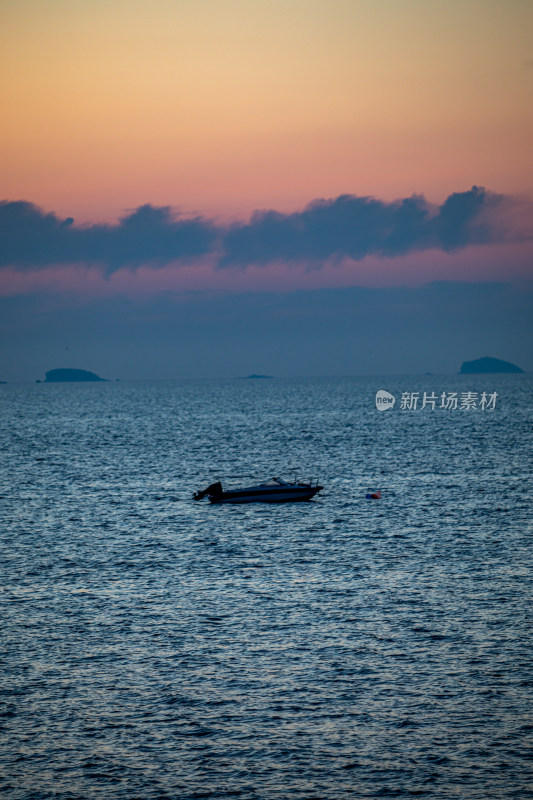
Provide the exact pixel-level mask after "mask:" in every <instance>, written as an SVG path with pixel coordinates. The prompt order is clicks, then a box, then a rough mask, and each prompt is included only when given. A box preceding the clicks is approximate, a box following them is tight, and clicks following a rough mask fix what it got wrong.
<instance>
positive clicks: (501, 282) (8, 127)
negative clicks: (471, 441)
mask: <svg viewBox="0 0 533 800" xmlns="http://www.w3.org/2000/svg"><path fill="white" fill-rule="evenodd" d="M531 42H533V5H532V4H531V3H530V2H529V0H527V1H526V0H505V2H504V1H503V0H501V1H500V0H462V1H461V2H459V1H458V0H457V1H456V0H440V1H439V2H428V0H402V2H400V1H399V0H380V2H375V0H246V1H245V0H194V2H193V1H192V0H150V1H149V2H147V0H129V1H128V2H122V0H106V1H105V2H104V1H103V0H91V2H90V3H89V2H79V0H68V2H67V0H47V2H44V3H43V2H42V0H16V2H15V1H14V0H0V84H1V91H0V103H1V118H2V125H1V126H0V335H1V337H2V347H1V351H0V379H2V380H7V381H26V380H28V381H33V380H35V379H36V378H42V377H43V375H44V372H45V371H46V370H48V369H53V368H57V367H63V366H72V367H80V368H85V369H90V370H92V371H95V372H98V373H99V374H102V375H104V376H105V377H121V378H123V379H127V378H132V379H136V378H137V379H144V378H147V379H152V378H161V379H163V378H187V377H199V378H202V377H224V376H232V375H241V374H248V373H251V372H260V373H262V372H265V373H268V374H274V375H286V376H290V375H328V374H388V373H391V372H394V373H398V372H425V371H431V372H456V371H457V370H458V369H459V367H460V364H461V363H462V361H464V360H470V359H472V358H478V357H482V356H486V355H489V356H494V357H498V358H504V359H507V360H510V361H513V362H515V363H518V364H519V365H520V366H521V367H522V368H524V369H526V370H533V348H532V346H531V342H532V340H533V336H532V333H533V331H532V329H531V319H533V315H532V314H531V311H532V306H533V299H532V298H533V259H532V256H533V155H532V153H533V148H532V147H531V142H532V141H533V102H532V98H533V47H532V45H531Z"/></svg>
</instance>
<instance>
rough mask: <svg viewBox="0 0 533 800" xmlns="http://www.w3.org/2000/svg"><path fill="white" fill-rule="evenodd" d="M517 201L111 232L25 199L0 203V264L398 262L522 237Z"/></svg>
mask: <svg viewBox="0 0 533 800" xmlns="http://www.w3.org/2000/svg"><path fill="white" fill-rule="evenodd" d="M518 205H519V201H518V200H516V199H515V198H512V197H508V196H505V195H499V194H493V193H490V192H487V191H486V190H485V189H482V188H479V187H477V186H474V187H472V189H470V190H469V191H466V192H458V193H454V194H451V195H450V196H449V197H448V198H447V199H446V201H445V202H444V203H443V204H442V205H441V206H434V205H431V204H430V203H428V202H427V201H426V199H425V198H424V197H423V196H421V195H414V196H412V197H408V198H404V199H400V200H396V201H394V202H391V203H386V202H384V201H381V200H377V199H375V198H372V197H357V196H354V195H341V196H340V197H337V198H335V199H333V200H316V201H314V202H312V203H311V204H310V205H308V206H307V207H306V208H305V209H304V210H303V211H298V212H295V213H291V214H283V213H280V212H277V211H260V212H256V213H254V214H253V216H252V217H251V219H250V221H249V222H247V223H236V224H233V225H230V226H223V225H221V224H218V223H216V222H215V221H213V220H211V219H207V218H204V217H194V218H186V217H183V216H179V215H175V214H173V213H172V211H171V209H170V208H169V207H168V206H166V207H160V208H158V207H154V206H151V205H144V206H140V207H139V208H137V209H136V210H135V211H133V212H132V213H130V214H128V215H127V216H125V217H123V218H122V219H121V220H120V221H119V222H118V223H117V224H115V225H103V224H97V225H87V226H77V225H75V224H74V220H73V219H72V218H67V219H60V218H59V217H57V216H56V215H55V214H54V213H45V212H43V211H42V210H40V209H39V208H37V207H36V206H35V205H33V204H31V203H28V202H25V201H17V202H7V201H6V202H2V203H0V241H1V247H0V267H14V268H17V269H36V268H43V267H47V266H51V265H54V264H74V263H84V264H87V263H96V264H99V265H101V266H102V268H103V269H104V270H105V271H106V272H107V273H108V274H110V273H112V272H114V271H116V270H117V269H120V268H121V267H127V268H130V269H135V268H136V267H138V266H140V265H141V264H142V265H151V266H153V267H158V266H163V265H165V264H168V263H169V262H171V261H179V260H190V259H194V258H197V257H202V256H213V257H216V263H217V265H218V267H220V268H232V267H233V268H235V267H237V268H244V267H246V265H248V264H258V265H264V264H267V263H270V262H273V261H284V262H294V261H304V262H308V263H309V264H312V265H315V266H319V265H320V264H321V263H324V262H325V261H328V260H330V259H332V258H333V259H335V258H338V259H340V258H344V257H348V258H351V259H355V260H358V259H362V258H364V257H365V256H367V255H377V256H389V257H392V256H401V255H405V254H407V253H410V252H413V251H421V250H427V249H431V248H436V249H439V250H442V251H446V252H449V251H453V250H456V249H459V248H464V247H467V246H469V245H479V244H495V243H503V242H510V241H515V242H516V241H523V240H525V239H528V238H532V237H531V235H529V236H528V235H526V234H525V233H524V232H519V231H517V229H516V228H515V229H514V230H513V231H511V229H510V228H509V226H508V221H509V217H510V216H511V217H512V215H513V209H514V208H516V207H518Z"/></svg>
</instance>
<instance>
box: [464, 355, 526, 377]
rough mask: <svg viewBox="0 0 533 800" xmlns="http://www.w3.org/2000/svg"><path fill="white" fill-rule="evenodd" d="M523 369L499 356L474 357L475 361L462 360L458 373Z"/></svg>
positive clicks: (476, 373) (474, 373) (479, 373)
mask: <svg viewBox="0 0 533 800" xmlns="http://www.w3.org/2000/svg"><path fill="white" fill-rule="evenodd" d="M523 371H524V370H523V369H520V367H517V366H516V364H511V362H510V361H502V360H501V359H500V358H489V357H488V356H485V357H484V358H476V360H475V361H464V362H463V364H462V365H461V369H460V371H459V374H460V375H481V374H482V373H485V372H523Z"/></svg>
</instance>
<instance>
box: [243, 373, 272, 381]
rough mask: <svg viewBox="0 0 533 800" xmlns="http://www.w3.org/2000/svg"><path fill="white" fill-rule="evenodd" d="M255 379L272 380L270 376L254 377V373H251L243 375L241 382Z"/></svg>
mask: <svg viewBox="0 0 533 800" xmlns="http://www.w3.org/2000/svg"><path fill="white" fill-rule="evenodd" d="M256 378H272V375H256V373H255V372H254V373H252V374H251V375H245V376H244V378H243V380H245V381H248V380H255V379H256Z"/></svg>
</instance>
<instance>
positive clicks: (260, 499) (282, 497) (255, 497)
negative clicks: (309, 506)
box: [209, 486, 322, 503]
mask: <svg viewBox="0 0 533 800" xmlns="http://www.w3.org/2000/svg"><path fill="white" fill-rule="evenodd" d="M321 488H322V487H321V486H313V487H311V486H305V487H303V486H302V487H301V488H300V487H287V488H284V487H279V488H276V489H270V488H269V489H268V490H265V489H263V488H261V487H257V488H254V487H252V488H250V489H236V490H234V491H229V492H222V494H220V495H211V496H210V497H209V500H210V501H211V502H212V503H296V502H303V501H305V500H310V499H311V498H312V497H314V496H315V494H316V493H317V492H319V491H320V489H321Z"/></svg>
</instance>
